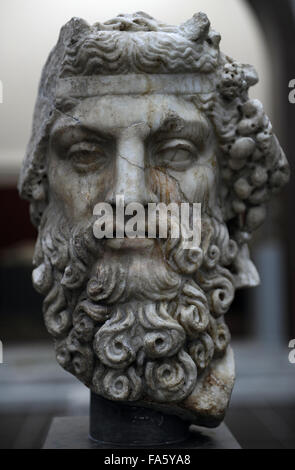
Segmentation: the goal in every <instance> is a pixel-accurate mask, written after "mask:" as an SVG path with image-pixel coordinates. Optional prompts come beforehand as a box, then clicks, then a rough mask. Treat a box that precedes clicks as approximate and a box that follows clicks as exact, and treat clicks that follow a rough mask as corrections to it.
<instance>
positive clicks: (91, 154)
mask: <svg viewBox="0 0 295 470" xmlns="http://www.w3.org/2000/svg"><path fill="white" fill-rule="evenodd" d="M67 156H68V158H69V159H70V160H71V162H72V164H73V166H74V168H75V169H76V170H78V171H81V172H88V171H95V170H98V169H101V168H103V167H104V165H105V164H106V163H107V154H106V152H105V150H104V148H103V146H102V144H100V143H96V142H79V143H77V144H74V145H72V146H71V147H70V149H69V150H68V153H67Z"/></svg>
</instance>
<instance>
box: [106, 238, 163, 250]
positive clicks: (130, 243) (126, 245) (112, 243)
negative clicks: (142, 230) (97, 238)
mask: <svg viewBox="0 0 295 470" xmlns="http://www.w3.org/2000/svg"><path fill="white" fill-rule="evenodd" d="M154 243H155V240H154V239H152V238H110V239H108V240H106V246H107V247H109V248H112V249H113V250H126V249H128V250H142V249H147V248H151V247H153V246H154Z"/></svg>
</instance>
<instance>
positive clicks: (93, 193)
mask: <svg viewBox="0 0 295 470" xmlns="http://www.w3.org/2000/svg"><path fill="white" fill-rule="evenodd" d="M106 173H108V172H107V171H106V172H103V173H101V174H97V173H90V174H87V175H85V174H79V173H77V172H76V171H75V170H74V169H73V168H71V167H70V165H69V164H67V162H65V161H58V162H57V161H54V160H53V159H52V160H51V163H50V167H49V171H48V178H49V187H50V198H51V199H52V200H53V201H54V202H55V203H56V204H58V205H59V206H60V207H61V209H62V210H63V212H64V214H65V215H66V216H67V217H69V218H70V219H71V221H73V222H79V221H81V219H83V218H89V217H91V216H92V212H93V208H94V206H95V204H97V202H101V201H104V198H105V194H106V192H107V187H108V186H109V182H110V178H111V175H108V174H106Z"/></svg>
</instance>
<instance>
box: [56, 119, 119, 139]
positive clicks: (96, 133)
mask: <svg viewBox="0 0 295 470" xmlns="http://www.w3.org/2000/svg"><path fill="white" fill-rule="evenodd" d="M71 132H76V133H79V136H80V137H81V139H83V138H85V137H89V136H90V138H91V139H93V140H94V141H95V140H96V141H101V140H109V139H110V138H112V136H111V135H109V134H107V133H106V132H103V131H102V130H98V129H92V128H91V127H89V126H85V125H83V124H80V123H75V124H63V125H61V126H60V127H56V128H53V129H52V132H51V139H52V142H53V144H55V143H56V142H57V141H58V140H59V141H61V142H62V140H63V137H64V136H68V137H69V134H70V133H71ZM64 140H65V139H64ZM64 144H66V142H64Z"/></svg>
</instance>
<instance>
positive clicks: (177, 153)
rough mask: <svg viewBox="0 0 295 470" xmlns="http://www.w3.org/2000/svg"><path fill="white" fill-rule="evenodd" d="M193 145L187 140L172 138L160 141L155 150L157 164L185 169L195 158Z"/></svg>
mask: <svg viewBox="0 0 295 470" xmlns="http://www.w3.org/2000/svg"><path fill="white" fill-rule="evenodd" d="M196 153H197V149H196V147H195V145H194V144H193V143H192V142H190V141H187V140H182V139H172V140H169V141H165V142H164V143H161V144H160V145H159V146H158V147H157V149H156V152H155V154H154V155H155V159H156V164H157V166H166V167H169V168H171V169H173V170H176V171H177V170H178V171H181V170H185V169H186V168H188V167H189V166H190V165H191V164H192V162H193V160H195V158H196Z"/></svg>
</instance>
